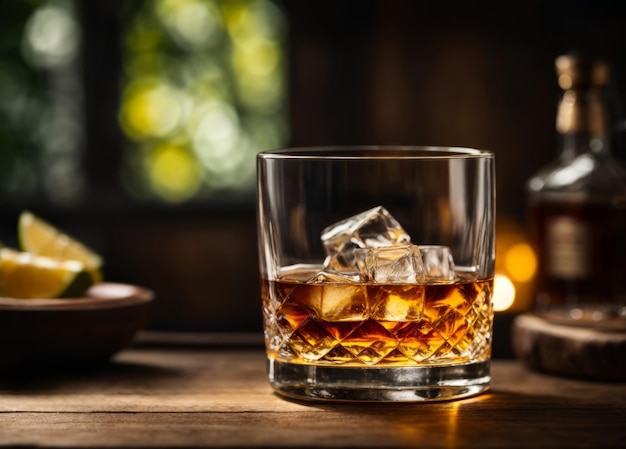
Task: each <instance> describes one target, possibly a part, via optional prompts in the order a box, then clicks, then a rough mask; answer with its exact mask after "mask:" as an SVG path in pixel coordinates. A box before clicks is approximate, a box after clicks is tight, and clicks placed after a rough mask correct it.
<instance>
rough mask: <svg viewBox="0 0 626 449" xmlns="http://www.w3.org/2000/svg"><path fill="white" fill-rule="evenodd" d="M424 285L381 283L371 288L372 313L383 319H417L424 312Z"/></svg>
mask: <svg viewBox="0 0 626 449" xmlns="http://www.w3.org/2000/svg"><path fill="white" fill-rule="evenodd" d="M425 297H426V289H425V287H424V285H416V284H397V285H390V284H386V285H379V286H376V288H372V289H371V290H370V295H369V297H368V300H369V309H370V315H371V317H372V318H373V319H375V320H382V321H415V320H419V319H421V318H422V316H423V314H424V302H425Z"/></svg>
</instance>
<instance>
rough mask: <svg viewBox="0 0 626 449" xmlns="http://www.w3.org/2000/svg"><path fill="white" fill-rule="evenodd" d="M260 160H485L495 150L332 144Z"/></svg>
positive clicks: (287, 150)
mask: <svg viewBox="0 0 626 449" xmlns="http://www.w3.org/2000/svg"><path fill="white" fill-rule="evenodd" d="M257 158H258V159H309V160H363V159H412V160H420V159H422V160H434V159H444V160H445V159H482V158H488V159H492V158H494V153H493V152H491V151H488V150H479V149H475V148H469V147H454V146H433V145H431V146H425V145H424V146H422V145H332V146H310V147H292V148H283V149H276V150H266V151H261V152H259V153H257Z"/></svg>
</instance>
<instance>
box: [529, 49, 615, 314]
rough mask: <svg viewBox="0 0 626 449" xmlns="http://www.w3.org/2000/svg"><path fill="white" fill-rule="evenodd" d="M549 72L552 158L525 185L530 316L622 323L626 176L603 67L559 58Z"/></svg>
mask: <svg viewBox="0 0 626 449" xmlns="http://www.w3.org/2000/svg"><path fill="white" fill-rule="evenodd" d="M556 70H557V75H558V81H559V86H560V87H561V88H562V90H563V95H562V98H561V101H560V103H559V108H558V115H557V121H556V128H557V132H558V134H559V138H560V142H561V148H560V153H559V157H558V159H557V160H556V161H554V162H553V163H551V164H550V165H548V166H547V167H544V168H543V169H541V170H540V171H539V172H538V173H537V174H536V175H535V176H533V177H532V178H531V179H530V180H529V182H528V184H527V191H528V200H529V231H530V237H531V240H532V242H533V245H534V247H535V250H536V252H537V255H538V273H537V277H536V285H535V308H536V311H537V312H538V313H540V314H543V315H544V316H546V317H549V318H551V319H553V320H556V321H559V322H565V323H570V324H583V325H594V326H596V325H598V326H603V325H606V324H607V323H609V322H611V323H613V325H614V324H615V323H616V322H617V323H620V322H626V321H622V319H621V318H620V316H621V317H622V318H623V317H624V316H625V315H626V308H625V306H626V172H625V171H624V170H623V169H622V167H621V166H620V165H619V163H618V162H617V161H616V160H615V158H614V157H613V155H612V154H611V151H610V148H609V144H610V142H609V139H608V133H607V121H608V120H607V113H606V108H605V99H604V90H605V87H606V85H607V83H608V81H609V67H608V65H607V64H606V63H605V62H603V61H596V60H586V59H582V58H579V57H575V56H562V57H559V58H557V60H556ZM618 325H620V324H618Z"/></svg>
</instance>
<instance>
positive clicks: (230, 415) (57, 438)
mask: <svg viewBox="0 0 626 449" xmlns="http://www.w3.org/2000/svg"><path fill="white" fill-rule="evenodd" d="M144 343H145V342H144ZM492 375H493V381H492V389H491V391H490V392H488V393H485V394H483V395H481V396H478V397H474V398H470V399H466V400H461V401H456V402H440V403H422V404H339V403H334V404H329V403H319V402H316V403H299V402H295V401H290V400H285V399H283V398H281V397H279V396H277V395H275V394H274V393H273V392H272V390H271V388H270V387H269V384H268V382H267V378H266V373H265V357H264V353H263V349H262V348H261V347H260V346H254V345H248V344H245V345H236V344H232V341H231V344H230V345H226V346H224V345H219V344H208V345H199V344H196V345H184V344H180V345H172V344H170V345H166V346H161V345H155V344H143V345H137V346H135V347H133V348H131V349H128V350H126V351H124V352H122V353H120V354H119V355H118V356H117V357H116V358H115V359H114V361H113V363H111V364H108V365H105V366H102V367H100V368H98V369H83V370H65V371H64V372H56V373H54V374H53V373H49V372H46V370H43V369H42V370H41V371H38V370H33V371H32V372H30V373H27V374H22V375H20V376H15V377H9V378H7V377H6V376H5V377H4V378H2V379H0V444H2V445H12V446H42V447H380V448H382V447H385V448H387V447H420V448H431V447H432V448H449V447H458V448H481V449H485V448H503V447H509V448H518V447H519V448H527V447H537V448H553V447H558V448H582V447H585V448H604V447H626V384H620V383H593V382H585V381H579V380H572V379H565V378H558V377H551V376H547V375H542V374H537V373H533V372H530V371H527V370H526V369H525V368H523V367H522V366H520V365H519V364H518V363H517V362H514V361H504V360H503V361H494V363H493V368H492Z"/></svg>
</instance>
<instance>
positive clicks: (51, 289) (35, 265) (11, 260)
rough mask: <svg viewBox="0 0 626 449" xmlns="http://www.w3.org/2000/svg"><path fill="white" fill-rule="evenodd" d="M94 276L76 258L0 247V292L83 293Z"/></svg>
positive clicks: (11, 295)
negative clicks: (43, 254) (63, 257)
mask: <svg viewBox="0 0 626 449" xmlns="http://www.w3.org/2000/svg"><path fill="white" fill-rule="evenodd" d="M93 283H94V279H93V277H92V275H91V273H90V272H89V271H87V270H86V269H85V266H84V265H83V264H82V263H81V262H79V261H76V260H59V259H53V258H50V257H45V256H35V255H33V254H30V253H25V252H19V251H15V250H12V249H9V248H2V249H0V294H1V295H2V296H5V297H9V298H73V297H80V296H82V295H84V293H85V291H86V290H87V288H89V287H90V286H91V285H93Z"/></svg>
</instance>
